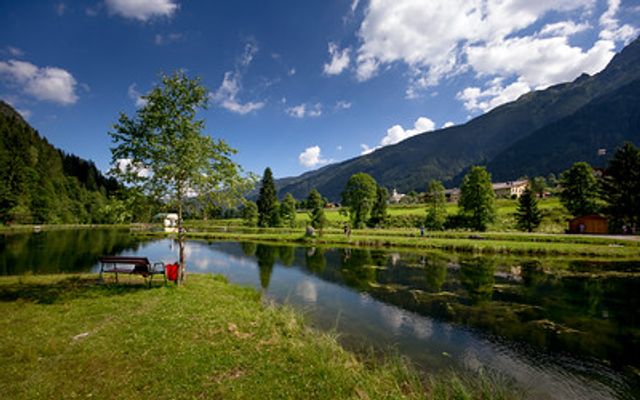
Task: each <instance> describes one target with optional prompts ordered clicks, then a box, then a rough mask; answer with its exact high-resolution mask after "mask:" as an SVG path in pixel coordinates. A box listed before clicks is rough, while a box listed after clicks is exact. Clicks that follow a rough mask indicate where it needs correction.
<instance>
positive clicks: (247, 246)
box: [240, 242, 257, 257]
mask: <svg viewBox="0 0 640 400" xmlns="http://www.w3.org/2000/svg"><path fill="white" fill-rule="evenodd" d="M256 247H257V245H256V244H255V243H254V242H240V248H241V249H242V252H243V253H244V255H245V256H249V257H251V256H254V255H255V254H256Z"/></svg>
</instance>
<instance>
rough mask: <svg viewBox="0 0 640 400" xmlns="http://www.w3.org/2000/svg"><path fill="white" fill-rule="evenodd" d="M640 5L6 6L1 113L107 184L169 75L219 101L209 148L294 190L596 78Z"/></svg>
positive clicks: (616, 1) (430, 1)
mask: <svg viewBox="0 0 640 400" xmlns="http://www.w3.org/2000/svg"><path fill="white" fill-rule="evenodd" d="M637 21H640V1H636V0H627V1H620V0H553V1H551V0H537V1H535V2H533V1H528V0H501V1H497V0H476V1H468V0H403V1H401V0H384V1H383V0H371V1H368V0H337V1H315V2H312V1H284V0H274V1H248V0H247V1H243V0H236V1H227V2H222V1H195V0H194V1H183V0H104V1H51V2H48V1H27V2H17V1H16V2H10V1H6V0H5V1H0V98H2V99H3V100H5V101H7V102H9V103H10V104H12V105H13V106H14V107H15V108H16V109H18V110H19V111H20V112H21V113H22V114H23V115H24V116H25V117H26V118H27V119H28V121H29V122H30V123H31V124H32V125H33V126H34V127H35V128H36V129H38V130H39V132H40V133H41V134H42V135H43V136H45V137H46V138H47V139H48V140H49V141H50V142H51V143H52V144H54V145H55V146H57V147H59V148H62V149H63V150H65V151H68V152H72V153H75V154H77V155H79V156H81V157H84V158H88V159H92V160H94V161H95V162H96V164H97V165H98V167H99V168H101V169H102V170H105V171H106V170H107V169H108V168H109V163H110V158H111V155H110V151H109V146H110V145H111V143H110V139H109V136H108V134H107V132H108V131H109V130H110V127H111V126H112V125H113V123H115V122H116V120H117V116H118V113H119V112H120V111H124V112H126V113H127V114H130V115H131V114H133V113H134V112H135V110H136V107H137V103H138V105H139V98H138V96H139V95H140V94H143V93H145V92H146V91H147V90H149V89H150V88H151V87H152V86H153V85H154V84H155V83H157V81H158V74H159V73H161V72H167V73H170V72H172V71H174V70H177V69H184V70H186V71H187V72H188V74H190V75H191V76H199V77H201V78H202V81H203V83H204V84H205V86H206V87H207V88H208V89H209V90H210V92H211V95H210V98H211V104H210V108H209V109H208V110H207V111H205V112H204V113H202V116H203V117H204V118H205V119H206V122H207V130H206V133H207V134H211V135H212V136H214V137H216V138H224V139H225V140H226V141H227V142H228V143H230V144H231V145H232V146H233V147H235V148H236V149H237V150H238V155H237V156H236V158H235V159H236V161H238V162H239V163H240V164H241V165H242V166H243V167H244V168H245V170H248V171H253V172H256V173H262V171H263V170H264V168H265V167H266V166H270V167H271V168H272V169H273V171H274V174H275V175H276V177H284V176H290V175H298V174H300V173H302V172H304V171H307V170H311V169H314V168H318V167H320V166H322V165H325V164H326V163H329V162H334V161H341V160H345V159H348V158H352V157H355V156H358V155H360V154H363V153H366V152H370V151H374V150H375V149H376V148H378V147H380V146H384V145H389V144H393V143H397V142H398V141H400V140H402V139H405V138H407V137H409V136H411V135H413V134H417V133H420V132H425V131H430V130H434V129H439V128H442V127H443V126H445V124H447V125H450V124H460V123H464V122H466V121H467V120H468V119H469V118H472V117H475V116H478V115H480V114H482V113H483V112H486V111H488V110H490V109H492V108H493V107H496V106H497V105H500V104H502V103H504V102H507V101H510V100H514V99H516V98H517V97H518V96H520V95H522V94H524V93H526V92H528V91H530V90H535V89H542V88H545V87H548V86H549V85H552V84H555V83H559V82H564V81H567V80H572V79H574V78H576V77H577V76H578V75H580V73H582V72H588V73H590V74H593V73H595V72H598V71H599V70H601V69H602V68H603V67H604V66H605V65H606V64H607V63H608V61H609V60H610V59H611V57H613V55H614V54H615V52H617V51H619V50H620V49H621V48H622V47H623V46H624V45H625V44H626V43H628V42H629V41H631V40H633V39H635V38H636V37H637V36H638V33H639V31H638V28H639V27H640V24H638V23H637Z"/></svg>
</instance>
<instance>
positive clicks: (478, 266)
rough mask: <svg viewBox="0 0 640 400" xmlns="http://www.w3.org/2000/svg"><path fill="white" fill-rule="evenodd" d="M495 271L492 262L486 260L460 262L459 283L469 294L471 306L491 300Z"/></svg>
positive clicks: (476, 259) (474, 259) (473, 259)
mask: <svg viewBox="0 0 640 400" xmlns="http://www.w3.org/2000/svg"><path fill="white" fill-rule="evenodd" d="M495 269H496V267H495V264H494V262H493V260H491V259H488V258H483V257H481V258H472V259H466V260H461V261H460V283H461V284H462V286H463V287H464V288H465V289H466V290H467V293H469V299H470V300H471V303H472V304H476V303H481V302H486V301H489V300H491V296H492V294H493V283H494V278H493V274H494V272H495Z"/></svg>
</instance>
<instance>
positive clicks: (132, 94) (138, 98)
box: [127, 83, 147, 108]
mask: <svg viewBox="0 0 640 400" xmlns="http://www.w3.org/2000/svg"><path fill="white" fill-rule="evenodd" d="M127 94H128V95H129V98H130V99H131V100H133V101H134V103H135V105H136V107H138V108H140V107H144V106H146V105H147V100H146V99H143V98H142V93H140V92H139V91H138V89H137V88H136V84H135V83H132V84H131V85H129V89H127Z"/></svg>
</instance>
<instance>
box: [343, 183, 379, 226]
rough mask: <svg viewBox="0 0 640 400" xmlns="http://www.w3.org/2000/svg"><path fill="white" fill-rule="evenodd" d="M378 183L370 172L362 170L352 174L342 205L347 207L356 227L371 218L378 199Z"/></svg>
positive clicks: (352, 222)
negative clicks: (370, 215) (366, 172)
mask: <svg viewBox="0 0 640 400" xmlns="http://www.w3.org/2000/svg"><path fill="white" fill-rule="evenodd" d="M377 187H378V184H377V183H376V181H375V179H373V177H372V176H371V175H369V174H365V173H364V172H360V173H357V174H353V175H351V177H350V178H349V180H348V181H347V185H346V187H345V189H344V192H342V205H343V206H345V207H347V209H348V212H349V218H350V220H351V224H352V225H353V227H354V228H361V227H362V226H363V225H364V223H365V221H367V219H369V214H370V213H371V209H372V208H373V204H374V203H375V201H376V192H377Z"/></svg>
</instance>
